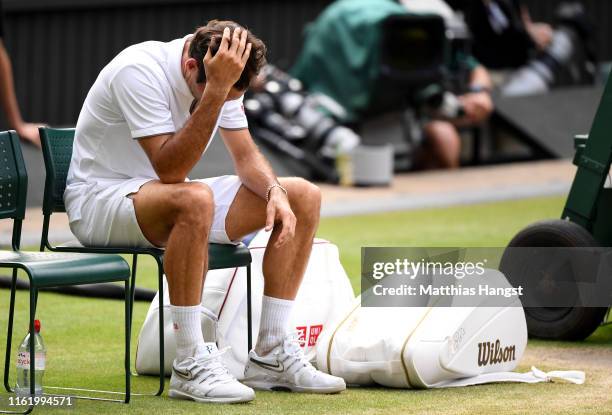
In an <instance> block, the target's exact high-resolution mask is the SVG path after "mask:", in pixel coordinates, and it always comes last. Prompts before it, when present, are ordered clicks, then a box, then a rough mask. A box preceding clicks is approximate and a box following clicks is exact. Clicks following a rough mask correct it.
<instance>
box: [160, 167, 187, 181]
mask: <svg viewBox="0 0 612 415" xmlns="http://www.w3.org/2000/svg"><path fill="white" fill-rule="evenodd" d="M155 173H157V177H159V181H160V182H162V183H163V184H176V183H183V182H184V181H185V179H186V178H187V175H185V174H181V173H180V172H177V171H176V170H171V169H163V168H162V169H160V168H155Z"/></svg>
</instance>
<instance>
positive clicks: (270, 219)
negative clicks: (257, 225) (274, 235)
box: [265, 206, 276, 232]
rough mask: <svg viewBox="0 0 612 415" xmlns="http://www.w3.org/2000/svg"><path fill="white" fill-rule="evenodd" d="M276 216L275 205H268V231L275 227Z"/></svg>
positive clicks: (266, 228)
mask: <svg viewBox="0 0 612 415" xmlns="http://www.w3.org/2000/svg"><path fill="white" fill-rule="evenodd" d="M275 216H276V212H275V210H274V208H273V207H271V206H268V209H267V210H266V227H265V230H266V232H269V231H271V230H272V229H273V228H274V217H275Z"/></svg>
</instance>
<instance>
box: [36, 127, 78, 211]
mask: <svg viewBox="0 0 612 415" xmlns="http://www.w3.org/2000/svg"><path fill="white" fill-rule="evenodd" d="M39 132H40V141H41V143H42V150H43V158H44V160H45V170H46V173H47V177H46V179H45V196H44V198H43V215H50V214H51V213H53V212H65V211H66V208H65V207H64V190H65V189H66V177H67V176H68V168H69V167H70V159H71V158H72V143H73V141H74V128H49V127H41V128H40V129H39Z"/></svg>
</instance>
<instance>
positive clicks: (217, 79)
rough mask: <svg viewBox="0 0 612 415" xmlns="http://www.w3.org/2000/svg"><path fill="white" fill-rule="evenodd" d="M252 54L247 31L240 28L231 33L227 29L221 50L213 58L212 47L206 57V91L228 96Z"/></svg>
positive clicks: (224, 31)
mask: <svg viewBox="0 0 612 415" xmlns="http://www.w3.org/2000/svg"><path fill="white" fill-rule="evenodd" d="M250 54H251V43H248V44H247V31H246V30H245V29H241V28H239V27H237V28H235V29H234V32H233V33H231V31H230V29H229V28H228V27H226V28H225V29H224V30H223V37H222V38H221V44H220V45H219V50H218V51H217V53H215V55H214V56H213V54H212V51H211V50H210V47H209V48H208V51H207V52H206V56H204V68H205V70H206V89H209V88H210V90H212V91H214V92H218V93H220V94H224V96H226V95H227V94H228V93H229V91H230V90H231V88H232V86H234V84H235V83H236V82H238V80H239V79H240V75H241V74H242V71H243V70H244V67H245V65H246V63H247V61H248V59H249V55H250Z"/></svg>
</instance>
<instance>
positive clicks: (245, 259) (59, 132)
mask: <svg viewBox="0 0 612 415" xmlns="http://www.w3.org/2000/svg"><path fill="white" fill-rule="evenodd" d="M39 131H40V138H41V142H42V149H43V157H44V161H45V169H46V172H47V178H46V181H45V195H44V200H43V217H44V220H43V232H42V238H41V242H40V250H41V251H42V250H44V249H45V248H46V249H48V250H50V251H59V252H87V253H108V254H128V255H132V279H131V283H130V288H131V290H132V291H131V293H130V296H131V298H132V304H133V299H134V288H135V287H136V270H137V261H138V255H150V256H152V257H153V259H154V260H155V261H156V263H157V269H158V272H157V280H158V285H159V295H158V298H159V350H160V354H159V367H160V373H159V389H158V391H157V393H156V395H161V394H162V392H163V390H164V378H165V373H164V311H163V310H164V307H163V298H164V295H163V294H164V293H163V275H164V265H163V260H164V251H163V250H162V249H155V248H127V247H126V248H123V247H112V248H111V247H97V246H96V247H93V246H88V247H83V246H78V247H75V246H67V245H60V246H53V245H52V244H51V243H50V242H49V220H50V217H51V214H53V213H55V212H65V211H66V210H65V207H64V190H65V188H66V177H67V175H68V168H69V166H70V159H71V157H72V144H73V141H74V135H75V130H74V129H73V128H61V129H60V128H48V127H41V128H40V130H39ZM237 267H246V269H247V281H246V284H247V324H248V329H247V346H248V348H249V350H251V347H252V334H251V332H252V321H251V319H252V318H251V317H252V316H251V253H250V251H249V249H248V248H247V247H246V246H244V245H243V244H240V245H222V244H209V248H208V269H209V270H214V269H225V268H237ZM130 316H131V314H130Z"/></svg>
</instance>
